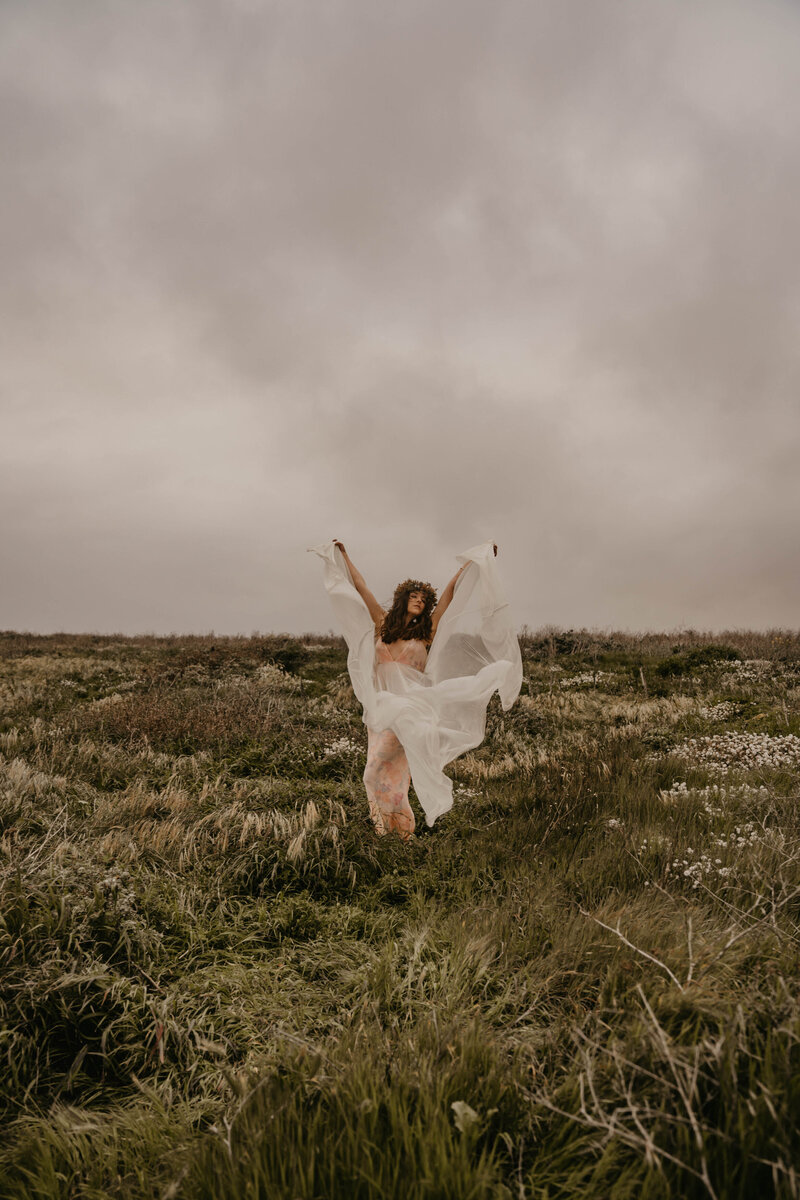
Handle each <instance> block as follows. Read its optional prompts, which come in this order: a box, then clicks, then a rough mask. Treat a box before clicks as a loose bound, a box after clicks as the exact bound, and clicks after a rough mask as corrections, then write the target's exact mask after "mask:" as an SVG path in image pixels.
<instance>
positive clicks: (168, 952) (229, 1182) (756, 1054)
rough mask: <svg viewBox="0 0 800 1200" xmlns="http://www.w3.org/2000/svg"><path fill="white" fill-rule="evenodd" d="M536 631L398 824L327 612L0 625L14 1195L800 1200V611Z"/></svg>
mask: <svg viewBox="0 0 800 1200" xmlns="http://www.w3.org/2000/svg"><path fill="white" fill-rule="evenodd" d="M522 642H523V653H524V659H525V679H526V683H525V685H524V687H523V694H522V697H521V699H520V701H519V702H518V703H517V704H516V705H515V707H514V708H513V709H512V710H511V711H510V712H509V713H506V714H503V713H502V712H501V710H500V708H499V705H498V703H497V701H496V699H495V700H493V701H492V704H491V706H490V712H489V720H488V726H487V737H486V740H485V742H484V744H483V745H482V746H481V747H479V748H478V749H477V750H475V751H473V752H472V753H470V754H468V755H465V756H464V757H463V758H462V759H460V760H459V761H458V762H457V763H455V764H453V765H452V767H451V773H452V775H453V778H454V779H455V781H456V796H457V800H456V805H455V807H454V808H453V810H452V811H451V812H450V813H448V814H445V816H444V817H442V818H440V820H439V821H437V823H436V825H435V827H434V828H433V829H432V830H429V829H427V827H426V826H425V825H424V821H423V819H422V817H421V814H419V816H418V820H419V824H418V830H417V832H418V837H417V838H416V839H415V840H414V841H413V842H412V843H411V844H409V845H403V844H402V843H400V841H399V840H398V839H397V838H395V837H393V836H390V837H387V838H384V839H379V838H377V837H376V836H375V835H374V834H373V832H372V829H371V826H370V823H369V820H368V815H367V805H366V798H365V795H364V792H363V784H362V782H361V774H362V772H363V769H364V762H365V753H366V736H365V733H366V731H365V729H364V726H363V723H362V722H361V716H360V709H359V708H358V705H357V704H356V703H355V700H354V698H353V696H352V692H351V690H350V688H349V683H348V681H347V676H346V662H345V652H344V647H343V644H342V643H341V642H340V641H339V640H338V639H336V638H325V637H316V636H311V635H309V636H307V637H305V638H303V639H291V638H288V637H285V636H281V637H275V638H255V637H254V638H239V639H236V638H219V639H216V638H210V637H209V638H188V637H187V638H165V639H157V638H132V639H126V638H122V637H113V638H102V637H88V636H87V637H70V636H67V635H63V636H53V637H42V638H37V637H34V636H32V635H16V634H10V633H7V634H0V695H2V700H3V703H2V713H3V716H2V717H1V718H0V1054H2V1063H3V1071H2V1075H0V1109H1V1110H2V1113H3V1119H4V1124H5V1127H6V1136H5V1137H4V1139H3V1140H2V1146H0V1194H2V1195H3V1196H9V1197H18V1198H20V1200H21V1198H22V1197H25V1198H26V1200H27V1198H28V1197H37V1198H39V1197H40V1198H42V1200H45V1198H51V1197H69V1198H72V1197H76V1198H77V1197H81V1198H83V1197H98V1198H99V1197H120V1198H122V1197H130V1198H133V1197H153V1198H156V1197H159V1198H161V1197H163V1198H168V1197H171V1198H172V1200H190V1198H192V1200H193V1198H194V1197H207V1198H208V1200H212V1198H214V1200H217V1198H219V1200H223V1198H224V1200H229V1198H231V1197H237V1198H238V1197H242V1198H244V1197H247V1198H250V1197H252V1198H253V1200H256V1198H263V1200H273V1198H277V1200H284V1198H285V1200H299V1198H303V1200H306V1198H307V1200H317V1198H319V1200H328V1198H333V1200H339V1198H341V1200H351V1198H354V1197H355V1198H360V1197H363V1198H365V1200H366V1198H370V1200H371V1198H372V1197H386V1198H387V1200H388V1198H394V1197H398V1198H400V1197H403V1200H407V1198H413V1200H416V1198H420V1200H422V1198H425V1200H427V1198H431V1200H433V1198H438V1197H453V1200H463V1198H467V1197H471V1198H474V1200H479V1198H480V1200H483V1198H487V1200H488V1198H490V1197H492V1198H493V1197H508V1198H509V1200H545V1198H546V1200H561V1198H567V1197H587V1198H588V1197H613V1198H614V1200H617V1198H623V1197H636V1200H640V1198H653V1200H656V1198H657V1200H661V1198H667V1197H675V1198H684V1197H686V1198H687V1200H693V1198H694V1197H698V1198H699V1197H712V1196H713V1197H718V1198H719V1200H723V1198H725V1200H728V1198H730V1200H750V1198H751V1197H752V1196H754V1195H758V1196H759V1197H770V1196H776V1197H786V1198H789V1197H796V1196H797V1195H798V1191H800V1184H799V1183H798V1176H797V1172H798V1170H800V1162H799V1160H800V1138H799V1137H798V1133H797V1127H798V1122H797V1113H798V1111H800V1049H799V1047H800V989H799V988H798V983H799V982H800V866H799V865H800V810H799V807H798V799H799V797H800V787H799V786H798V779H799V778H800V758H798V760H797V761H794V760H793V761H790V762H788V763H787V762H779V761H778V759H777V758H776V759H775V761H774V762H773V761H772V760H771V759H770V754H772V752H773V751H772V749H771V748H772V747H774V748H776V753H777V748H778V747H785V745H787V743H786V742H785V741H783V740H781V741H779V740H778V739H785V738H786V737H787V736H789V735H793V736H800V636H797V635H793V634H789V633H786V632H780V631H773V632H771V633H769V634H761V635H760V634H753V633H746V632H741V631H739V632H736V631H734V632H731V631H728V632H726V633H725V634H721V635H720V636H719V637H718V638H714V637H711V636H708V635H700V634H695V633H693V632H691V631H685V632H684V633H682V634H678V635H676V634H674V633H673V634H671V635H667V634H665V635H663V636H662V635H647V636H645V637H635V636H632V635H619V634H606V635H602V636H598V635H594V634H591V633H589V632H587V631H585V630H579V631H574V630H569V631H567V632H566V633H564V632H562V633H556V632H550V631H545V632H543V633H537V634H528V633H527V632H526V634H525V636H524V637H523V639H522ZM754 660H756V661H755V663H754ZM720 706H722V707H720ZM730 731H735V732H737V733H740V734H742V735H744V736H751V735H754V734H767V735H768V740H767V742H766V743H763V744H764V745H765V750H764V753H763V755H762V760H761V761H760V762H759V763H758V764H757V765H756V766H754V767H753V768H752V769H751V770H749V771H747V772H742V771H737V770H732V771H729V772H728V773H725V772H721V771H720V770H716V773H715V771H714V770H711V769H710V768H709V767H708V766H707V765H704V764H703V763H702V761H700V760H698V759H696V758H695V759H692V758H691V756H687V749H686V743H687V740H688V739H691V738H703V737H708V736H714V735H719V734H722V733H726V732H730ZM343 738H346V739H348V742H349V743H350V747H354V748H348V747H345V748H343V749H342V750H340V751H335V752H331V749H332V748H333V747H335V745H336V743H339V742H340V741H341V739H343ZM769 739H772V740H769ZM326 750H327V751H328V752H327V753H326Z"/></svg>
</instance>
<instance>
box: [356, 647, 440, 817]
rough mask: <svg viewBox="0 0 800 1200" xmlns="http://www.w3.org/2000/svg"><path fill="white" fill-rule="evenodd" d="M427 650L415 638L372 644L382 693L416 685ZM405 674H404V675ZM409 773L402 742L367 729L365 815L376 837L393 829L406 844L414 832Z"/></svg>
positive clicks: (384, 733) (391, 734)
mask: <svg viewBox="0 0 800 1200" xmlns="http://www.w3.org/2000/svg"><path fill="white" fill-rule="evenodd" d="M427 658H428V651H427V649H426V647H425V643H424V642H422V641H420V640H419V639H418V638H413V639H410V640H408V641H397V642H392V643H391V645H390V646H387V645H386V643H385V642H384V641H383V639H382V638H379V639H378V641H377V642H376V644H375V663H376V669H375V674H376V679H377V684H378V688H379V689H381V690H384V691H391V692H394V691H402V690H403V680H404V678H407V679H408V680H409V682H411V681H412V679H411V677H413V682H420V679H419V676H420V674H421V673H422V671H424V669H425V663H426V661H427ZM407 672H408V673H409V674H408V675H406V673H407ZM410 783H411V771H410V770H409V766H408V759H407V758H406V752H405V750H404V749H403V746H402V743H401V742H400V741H399V740H398V738H397V737H396V735H395V734H394V733H392V731H391V729H384V730H382V731H378V730H375V729H370V727H369V726H367V765H366V768H365V770H364V787H365V788H366V791H367V800H368V802H369V812H370V816H371V818H372V823H373V825H374V826H375V829H376V831H377V833H378V834H380V835H383V834H385V833H389V832H391V830H396V831H397V833H398V834H399V835H400V837H401V838H402V839H403V841H407V840H408V839H409V838H410V837H411V836H412V834H413V833H414V829H415V825H416V822H415V818H414V812H413V809H412V808H411V805H410V804H409V802H408V788H409V784H410Z"/></svg>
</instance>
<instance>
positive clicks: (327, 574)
mask: <svg viewBox="0 0 800 1200" xmlns="http://www.w3.org/2000/svg"><path fill="white" fill-rule="evenodd" d="M310 550H311V551H313V553H315V554H318V555H319V556H320V557H321V558H322V560H323V562H324V579H325V588H326V590H327V592H328V595H329V597H330V600H331V603H332V605H333V609H334V612H335V614H336V618H337V621H338V624H339V628H340V629H341V631H342V634H343V635H344V639H345V641H346V642H347V649H348V655H347V669H348V671H349V673H350V680H351V682H352V685H353V691H354V692H355V694H356V697H357V698H358V700H359V701H360V703H361V705H362V706H363V709H364V716H363V720H364V724H365V725H367V726H368V727H369V728H370V729H372V730H376V731H380V730H383V729H391V730H392V732H393V733H394V734H395V736H396V737H397V739H398V741H400V742H401V744H402V746H403V749H404V750H405V753H406V757H407V759H408V765H409V768H410V771H411V779H412V782H413V784H414V790H415V792H416V794H417V798H418V800H419V802H420V804H421V805H422V808H423V810H424V812H425V819H426V821H427V823H428V825H433V823H434V821H435V820H436V818H437V817H438V816H441V814H442V813H443V812H447V810H448V809H449V808H452V805H453V781H452V780H451V779H449V778H448V777H447V775H445V774H444V770H443V768H444V767H445V766H446V765H447V763H449V762H452V761H453V759H455V758H458V756H459V755H460V754H464V753H465V751H467V750H472V749H474V747H475V746H478V745H480V743H481V742H482V741H483V738H484V734H485V732H486V708H487V705H488V703H489V700H490V698H491V696H492V694H493V693H494V692H495V691H496V692H498V693H499V695H500V702H501V704H502V707H503V709H504V711H507V710H508V709H509V708H511V705H512V704H513V703H514V701H515V700H516V698H517V696H518V695H519V691H520V687H521V686H522V657H521V654H520V649H519V641H518V639H517V635H516V633H515V630H514V626H513V622H512V620H511V613H510V610H509V607H508V604H507V602H506V599H505V596H504V595H503V589H502V587H501V585H500V580H499V578H498V574H497V568H496V565H495V556H494V546H493V543H492V542H484V543H483V544H482V545H480V546H474V547H473V548H472V549H471V550H466V551H465V552H464V553H463V554H459V555H457V556H456V560H457V561H458V562H460V563H467V564H468V565H467V567H466V570H464V571H462V573H461V575H460V576H459V577H458V580H457V581H456V585H455V591H454V594H453V599H452V601H451V602H450V605H449V607H448V608H447V610H446V612H445V613H444V616H443V617H442V618H441V620H440V622H439V626H438V629H437V631H436V636H435V637H434V639H433V643H432V645H431V649H430V653H429V654H428V658H427V662H426V663H425V665H424V669H423V670H419V669H417V668H416V667H412V666H411V664H410V663H409V664H408V665H407V666H401V667H399V668H398V667H393V668H391V669H389V670H386V669H385V668H383V667H382V665H381V664H380V663H378V662H376V644H375V625H374V622H373V620H372V617H371V616H370V613H369V609H368V608H367V606H366V604H365V603H364V600H363V599H362V598H361V596H360V595H359V593H358V592H357V591H356V588H355V586H354V584H353V580H352V577H351V575H350V571H349V570H348V567H347V564H346V562H345V560H344V557H343V555H342V552H341V551H340V550H339V548H338V547H337V546H335V545H334V543H333V542H326V543H325V544H323V545H320V546H311V547H310Z"/></svg>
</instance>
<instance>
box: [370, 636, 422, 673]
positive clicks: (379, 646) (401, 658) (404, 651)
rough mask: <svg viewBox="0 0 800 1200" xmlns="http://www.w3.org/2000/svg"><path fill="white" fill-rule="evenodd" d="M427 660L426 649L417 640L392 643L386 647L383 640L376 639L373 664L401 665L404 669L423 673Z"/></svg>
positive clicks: (410, 639)
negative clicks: (407, 668)
mask: <svg viewBox="0 0 800 1200" xmlns="http://www.w3.org/2000/svg"><path fill="white" fill-rule="evenodd" d="M427 659H428V651H427V648H426V646H425V643H424V642H423V641H421V640H420V639H419V638H409V639H408V640H401V641H397V642H392V643H391V644H390V645H388V646H387V645H386V642H384V640H383V638H378V640H377V642H376V643H375V662H376V663H378V664H379V665H380V666H383V665H384V664H386V663H401V664H402V665H403V666H404V667H414V668H415V669H416V670H417V671H424V669H425V663H426V662H427Z"/></svg>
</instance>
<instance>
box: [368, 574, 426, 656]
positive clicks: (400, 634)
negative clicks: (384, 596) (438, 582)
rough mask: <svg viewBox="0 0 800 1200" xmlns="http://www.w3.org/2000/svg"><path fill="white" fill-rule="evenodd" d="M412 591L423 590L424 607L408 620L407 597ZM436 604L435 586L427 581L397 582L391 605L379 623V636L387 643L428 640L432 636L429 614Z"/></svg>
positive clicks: (410, 580)
mask: <svg viewBox="0 0 800 1200" xmlns="http://www.w3.org/2000/svg"><path fill="white" fill-rule="evenodd" d="M412 592H423V593H424V596H425V607H424V609H423V610H422V612H421V613H418V614H417V615H416V616H414V617H412V618H411V620H410V621H408V623H406V622H407V620H408V598H409V596H410V595H411V593H412ZM435 604H436V588H434V587H432V586H431V585H430V584H429V583H421V582H420V580H419V579H405V580H403V582H402V583H398V585H397V587H396V588H395V589H394V596H393V598H392V607H391V608H390V609H389V611H388V612H387V614H386V616H385V617H384V618H383V624H382V625H381V638H382V639H383V641H384V642H385V643H386V644H387V645H388V644H389V642H398V641H401V640H402V641H409V640H410V639H411V638H419V639H420V641H423V642H429V641H430V640H431V637H432V636H433V626H432V624H431V614H432V613H433V608H434V605H435Z"/></svg>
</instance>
